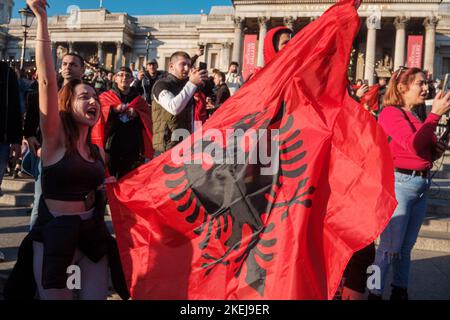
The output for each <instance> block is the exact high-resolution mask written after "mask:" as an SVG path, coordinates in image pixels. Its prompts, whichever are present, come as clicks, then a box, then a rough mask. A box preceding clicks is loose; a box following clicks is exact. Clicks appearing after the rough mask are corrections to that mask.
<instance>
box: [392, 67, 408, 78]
mask: <svg viewBox="0 0 450 320" xmlns="http://www.w3.org/2000/svg"><path fill="white" fill-rule="evenodd" d="M408 69H409V68H408V67H405V66H400V67H398V70H397V71H396V72H397V74H396V75H395V80H397V79H398V77H400V74H401V73H402V72H403V71H405V70H408Z"/></svg>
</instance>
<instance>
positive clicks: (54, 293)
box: [4, 0, 129, 300]
mask: <svg viewBox="0 0 450 320" xmlns="http://www.w3.org/2000/svg"><path fill="white" fill-rule="evenodd" d="M27 4H28V6H29V7H30V9H31V10H32V11H33V13H34V14H35V15H36V18H37V35H36V65H37V72H38V73H39V93H40V94H39V109H40V128H41V132H42V152H41V158H42V165H43V167H42V197H41V199H40V202H39V209H38V219H37V221H36V223H35V225H34V227H33V229H32V230H31V231H30V233H29V234H28V235H27V237H26V238H25V239H24V241H23V243H22V245H21V248H20V249H19V258H18V261H17V263H16V266H15V267H14V270H13V272H12V274H11V276H10V278H9V280H8V283H7V285H6V286H5V293H4V294H5V298H7V299H8V298H9V299H23V298H31V299H32V298H33V297H34V294H35V290H36V288H37V291H38V293H39V297H40V299H43V300H47V299H50V300H61V299H64V300H70V299H74V297H75V296H74V293H75V292H77V293H78V298H80V299H86V300H102V299H106V298H107V294H108V279H109V270H108V269H109V268H108V265H109V267H110V269H111V276H112V280H113V284H114V286H115V288H116V290H117V292H118V293H119V294H120V296H121V297H122V298H125V299H127V298H128V297H129V295H128V290H127V288H126V285H125V282H124V276H123V272H122V269H121V264H120V259H119V256H118V250H117V246H116V243H115V240H114V238H113V237H112V236H111V235H110V234H109V231H108V229H107V227H106V224H105V221H104V210H105V206H106V201H105V197H104V193H103V190H102V187H103V184H104V182H107V181H105V165H104V152H103V150H100V149H98V148H97V147H96V146H95V145H93V144H92V143H91V138H90V133H91V130H92V127H93V126H94V125H95V123H96V122H97V120H98V119H99V116H100V105H99V102H98V99H97V95H96V92H95V90H94V88H92V87H91V86H90V85H87V84H84V83H82V82H81V81H78V80H74V81H71V82H69V83H67V84H66V85H65V86H64V87H63V88H62V89H61V91H60V92H59V93H58V92H57V81H56V72H55V66H54V64H53V58H52V53H51V47H50V44H51V41H50V37H49V33H48V27H47V12H46V5H47V2H46V0H27ZM31 255H32V259H31V257H30V256H31ZM30 265H31V266H30ZM33 278H34V281H33ZM30 282H35V283H30ZM75 289H77V290H76V291H75Z"/></svg>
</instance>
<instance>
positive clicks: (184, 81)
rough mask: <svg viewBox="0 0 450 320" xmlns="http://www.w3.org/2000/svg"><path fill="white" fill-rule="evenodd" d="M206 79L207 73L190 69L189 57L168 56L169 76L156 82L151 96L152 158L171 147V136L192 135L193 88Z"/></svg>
mask: <svg viewBox="0 0 450 320" xmlns="http://www.w3.org/2000/svg"><path fill="white" fill-rule="evenodd" d="M207 79H208V71H206V70H198V69H195V68H192V69H191V57H190V56H189V55H188V54H187V53H186V52H183V51H178V52H175V53H174V54H172V56H171V57H170V64H169V75H168V76H167V77H165V78H164V79H161V80H159V81H158V82H156V84H155V86H154V87H153V91H152V96H153V102H152V119H153V148H154V149H155V155H156V156H157V155H160V154H161V153H163V152H165V151H167V150H169V149H171V148H172V147H174V146H175V145H176V144H177V143H178V141H172V133H173V132H174V131H175V130H177V129H185V130H188V131H189V132H192V131H193V121H194V110H193V109H194V99H193V96H194V94H195V92H196V91H197V87H198V86H199V85H200V84H202V83H203V81H206V80H207Z"/></svg>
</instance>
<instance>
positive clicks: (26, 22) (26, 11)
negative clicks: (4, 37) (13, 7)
mask: <svg viewBox="0 0 450 320" xmlns="http://www.w3.org/2000/svg"><path fill="white" fill-rule="evenodd" d="M19 15H20V20H21V21H22V27H23V28H24V31H23V46H22V55H21V57H20V70H22V69H23V63H24V60H25V50H26V47H27V36H28V32H27V30H28V28H30V27H31V25H32V24H33V19H34V13H33V11H31V9H30V8H29V7H26V8H23V9H20V10H19Z"/></svg>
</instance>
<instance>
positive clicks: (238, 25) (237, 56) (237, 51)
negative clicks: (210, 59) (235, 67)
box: [227, 17, 244, 70]
mask: <svg viewBox="0 0 450 320" xmlns="http://www.w3.org/2000/svg"><path fill="white" fill-rule="evenodd" d="M243 26H244V19H242V18H241V17H236V18H234V45H233V61H236V62H237V63H239V66H240V65H241V50H242V49H241V48H242V36H243V34H242V29H243ZM227 70H228V67H227Z"/></svg>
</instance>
